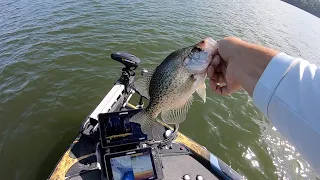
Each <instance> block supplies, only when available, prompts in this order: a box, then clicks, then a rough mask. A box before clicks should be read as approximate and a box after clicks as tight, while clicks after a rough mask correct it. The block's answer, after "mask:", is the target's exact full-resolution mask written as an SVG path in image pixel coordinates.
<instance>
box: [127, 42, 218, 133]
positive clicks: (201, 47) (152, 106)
mask: <svg viewBox="0 0 320 180" xmlns="http://www.w3.org/2000/svg"><path fill="white" fill-rule="evenodd" d="M215 46H216V42H215V41H214V40H213V39H212V38H206V39H204V40H203V41H201V42H199V43H197V44H195V45H193V46H189V47H185V48H182V49H179V50H177V51H174V52H173V53H171V54H170V55H169V56H167V57H166V59H165V60H164V61H163V62H162V63H161V64H160V65H159V66H157V67H156V69H155V70H153V71H150V72H149V73H147V75H145V76H143V77H142V78H140V79H138V80H137V81H135V82H134V86H135V88H136V90H137V91H138V92H139V93H140V94H141V95H142V96H144V97H146V98H148V99H149V100H150V101H149V105H148V106H147V107H146V108H145V109H144V110H142V111H140V112H139V113H137V114H136V115H134V116H133V117H132V118H131V119H130V121H131V122H136V123H139V124H141V129H142V131H143V133H145V134H150V133H152V128H153V126H154V123H156V122H157V120H156V119H157V117H158V115H159V114H160V113H161V119H162V121H163V122H164V123H167V124H179V123H181V122H183V121H184V120H185V119H186V114H187V111H188V109H189V107H190V106H191V104H192V102H193V93H194V92H197V93H198V95H199V96H200V97H201V98H202V99H203V101H204V102H205V101H206V85H205V78H206V71H207V68H208V66H209V64H210V59H211V58H212V54H213V52H214V50H215V49H216V47H215Z"/></svg>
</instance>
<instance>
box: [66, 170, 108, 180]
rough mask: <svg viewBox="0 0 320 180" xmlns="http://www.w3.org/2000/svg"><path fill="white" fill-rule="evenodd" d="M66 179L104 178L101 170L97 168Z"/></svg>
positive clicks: (98, 179)
mask: <svg viewBox="0 0 320 180" xmlns="http://www.w3.org/2000/svg"><path fill="white" fill-rule="evenodd" d="M66 179H68V180H100V179H102V178H101V171H100V170H98V169H96V170H92V171H86V172H83V173H81V174H80V175H77V176H73V177H70V178H66Z"/></svg>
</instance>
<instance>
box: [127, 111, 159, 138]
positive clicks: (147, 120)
mask: <svg viewBox="0 0 320 180" xmlns="http://www.w3.org/2000/svg"><path fill="white" fill-rule="evenodd" d="M129 121H130V122H134V123H138V124H140V125H141V130H142V132H143V133H144V134H146V135H148V136H150V137H152V129H153V126H154V123H155V122H156V120H155V119H153V118H152V116H151V114H150V113H148V112H147V111H146V110H144V109H143V110H141V111H140V112H138V113H137V114H135V115H134V116H132V117H131V118H130V120H129Z"/></svg>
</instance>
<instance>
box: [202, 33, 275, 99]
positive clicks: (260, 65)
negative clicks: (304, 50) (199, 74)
mask: <svg viewBox="0 0 320 180" xmlns="http://www.w3.org/2000/svg"><path fill="white" fill-rule="evenodd" d="M217 46H218V50H217V53H216V55H215V56H214V57H213V59H212V60H211V63H210V65H209V67H208V72H207V73H208V77H209V79H210V86H211V89H212V90H213V91H214V92H216V93H218V94H220V95H227V94H231V93H233V92H236V91H238V90H239V89H241V88H244V89H245V90H246V91H247V92H248V93H249V95H250V96H252V94H253V91H254V88H255V85H256V84H257V82H258V80H259V78H260V77H261V75H262V73H263V71H264V69H265V68H266V67H267V65H268V63H269V62H270V60H271V59H272V58H273V57H274V56H275V55H276V54H277V51H275V50H272V49H269V48H266V47H262V46H259V45H255V44H250V43H248V42H245V41H242V40H241V39H239V38H235V37H227V38H224V39H222V40H220V41H219V42H218V44H217Z"/></svg>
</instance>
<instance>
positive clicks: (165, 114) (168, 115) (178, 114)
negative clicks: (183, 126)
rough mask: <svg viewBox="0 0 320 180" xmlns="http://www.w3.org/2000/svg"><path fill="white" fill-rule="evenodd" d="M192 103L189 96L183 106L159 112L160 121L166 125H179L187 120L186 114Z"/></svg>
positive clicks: (191, 98)
mask: <svg viewBox="0 0 320 180" xmlns="http://www.w3.org/2000/svg"><path fill="white" fill-rule="evenodd" d="M192 102H193V96H191V97H190V98H189V99H188V100H187V101H186V103H185V104H184V105H182V106H181V107H179V108H174V109H170V110H166V111H162V112H161V119H162V121H163V122H165V123H167V124H180V123H182V122H183V121H184V120H185V119H186V118H187V112H188V110H189V108H190V106H191V104H192Z"/></svg>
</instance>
